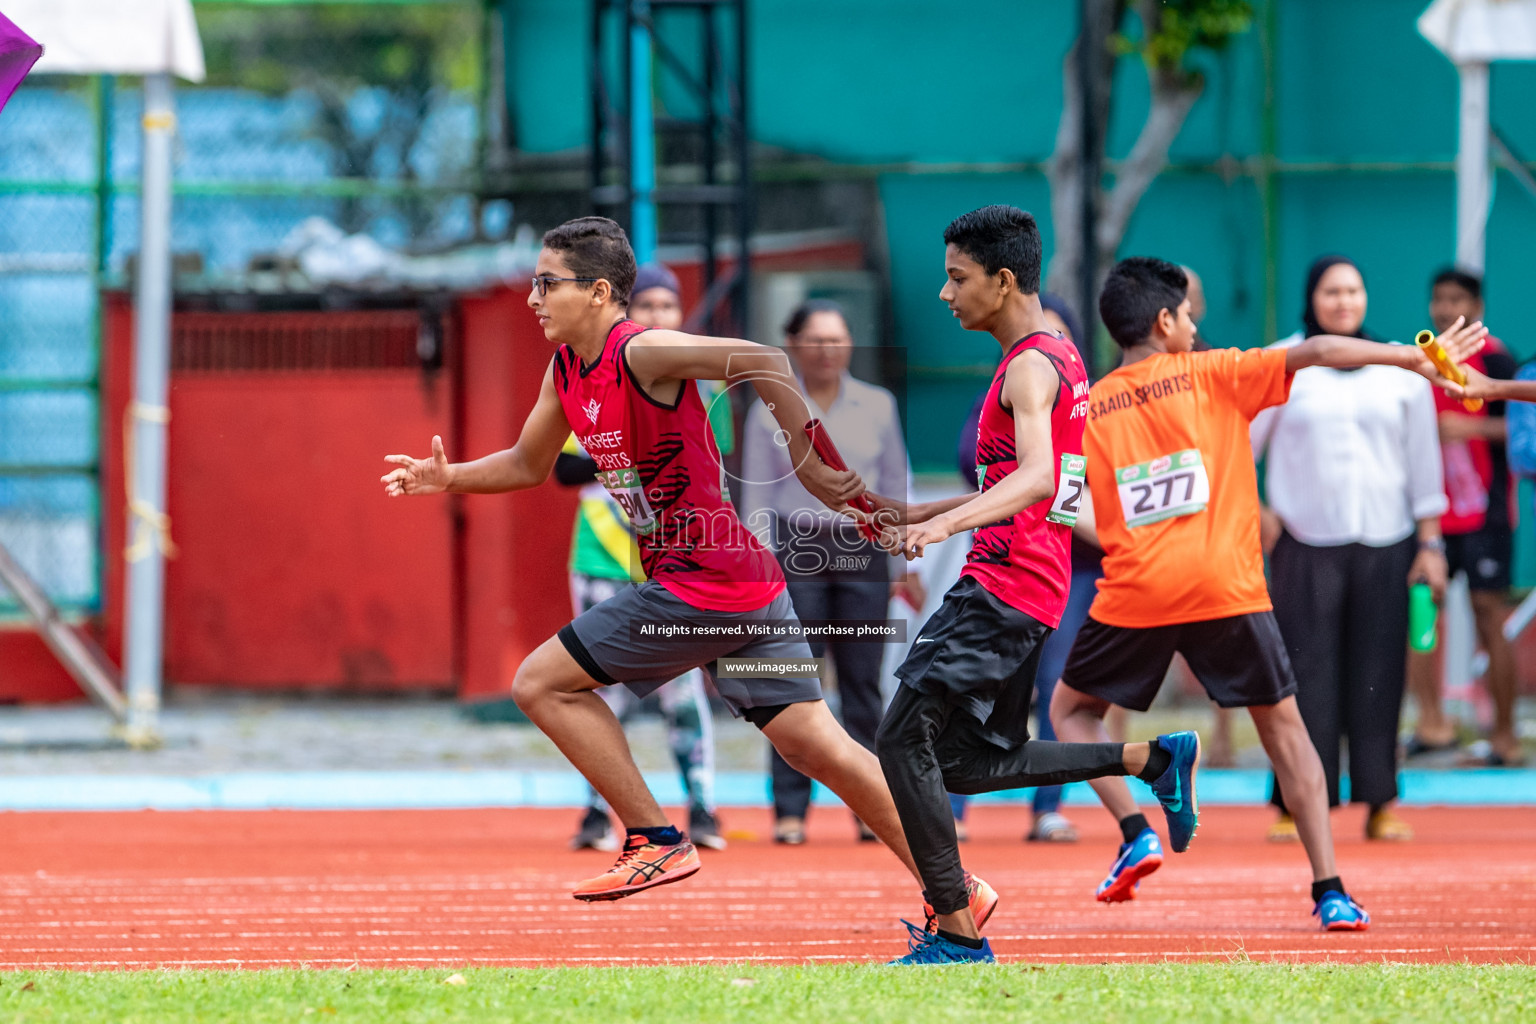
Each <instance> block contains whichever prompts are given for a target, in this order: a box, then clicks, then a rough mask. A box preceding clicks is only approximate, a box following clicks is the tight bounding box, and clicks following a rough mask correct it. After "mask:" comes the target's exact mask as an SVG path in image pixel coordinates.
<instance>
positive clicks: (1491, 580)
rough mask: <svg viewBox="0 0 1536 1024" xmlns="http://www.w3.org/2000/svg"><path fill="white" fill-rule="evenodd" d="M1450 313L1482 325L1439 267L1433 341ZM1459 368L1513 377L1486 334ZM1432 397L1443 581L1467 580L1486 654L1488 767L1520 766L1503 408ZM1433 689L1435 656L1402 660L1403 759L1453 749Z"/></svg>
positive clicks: (1467, 289) (1453, 274)
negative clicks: (1409, 709)
mask: <svg viewBox="0 0 1536 1024" xmlns="http://www.w3.org/2000/svg"><path fill="white" fill-rule="evenodd" d="M1459 316H1460V317H1466V319H1467V322H1468V323H1471V322H1472V321H1474V320H1481V319H1482V318H1483V282H1482V279H1481V278H1478V277H1476V276H1475V275H1472V274H1468V273H1466V272H1465V271H1461V270H1456V269H1446V270H1442V271H1440V272H1439V273H1438V274H1436V275H1435V277H1434V280H1433V281H1432V282H1431V284H1430V299H1429V319H1430V322H1431V323H1433V324H1434V328H1435V332H1436V333H1437V334H1438V333H1440V332H1442V331H1444V330H1446V329H1447V328H1449V327H1450V326H1451V324H1453V323H1454V322H1455V321H1456V318H1457V317H1459ZM1466 362H1467V364H1468V365H1470V366H1472V367H1473V368H1474V369H1476V370H1478V371H1479V372H1481V373H1484V374H1486V375H1487V376H1489V377H1494V378H1497V379H1500V380H1509V379H1510V378H1512V377H1513V376H1514V375H1515V361H1514V360H1513V359H1512V358H1511V357H1510V355H1509V352H1508V350H1506V349H1505V347H1504V346H1503V344H1502V343H1500V342H1499V341H1498V340H1497V339H1496V338H1494V337H1492V336H1489V337H1488V338H1487V340H1486V341H1485V343H1484V347H1483V350H1482V351H1481V352H1477V353H1474V354H1473V355H1472V356H1471V357H1469V358H1468V359H1467V360H1466ZM1434 395H1435V407H1436V409H1437V410H1438V415H1439V426H1440V450H1441V455H1442V458H1443V464H1444V469H1445V494H1446V500H1447V502H1448V503H1449V508H1448V510H1447V511H1446V514H1445V516H1444V517H1443V518H1442V519H1441V521H1440V525H1441V529H1442V530H1443V531H1444V533H1445V554H1446V561H1447V563H1448V566H1449V572H1450V574H1451V575H1452V576H1454V575H1456V574H1457V573H1460V572H1465V573H1466V574H1467V584H1468V587H1469V589H1470V590H1471V595H1472V614H1473V616H1474V617H1475V619H1476V621H1477V637H1478V641H1479V642H1480V643H1481V644H1482V647H1483V650H1485V651H1487V652H1488V674H1487V676H1486V682H1487V686H1488V695H1489V696H1490V697H1491V698H1492V699H1493V710H1494V722H1493V735H1492V736H1490V737H1489V741H1488V742H1489V753H1488V758H1487V763H1488V764H1489V765H1492V766H1505V765H1519V764H1523V763H1524V762H1525V758H1524V755H1523V754H1522V752H1521V749H1520V739H1519V737H1518V736H1517V735H1516V734H1515V654H1514V650H1513V648H1512V647H1511V646H1510V643H1509V641H1508V640H1505V639H1504V619H1505V617H1506V615H1507V614H1508V611H1509V609H1508V606H1507V604H1506V599H1507V597H1508V594H1509V585H1510V562H1511V559H1512V558H1513V556H1514V534H1513V528H1512V517H1511V515H1510V503H1509V499H1510V488H1509V467H1508V464H1507V462H1506V459H1505V452H1504V441H1505V438H1506V432H1505V419H1504V403H1503V402H1490V403H1488V404H1487V405H1484V406H1483V407H1482V408H1481V409H1478V410H1477V411H1475V412H1471V411H1468V410H1467V409H1466V408H1465V407H1463V406H1462V404H1461V403H1460V402H1459V401H1457V400H1456V399H1454V398H1451V397H1449V396H1448V395H1446V394H1445V393H1444V392H1442V391H1439V390H1435V392H1434ZM1442 684H1443V677H1442V673H1441V661H1440V652H1439V651H1438V650H1437V651H1426V652H1423V653H1410V654H1409V655H1408V690H1409V692H1410V693H1411V694H1413V698H1414V701H1415V703H1416V704H1417V705H1418V710H1419V717H1418V722H1417V723H1416V725H1415V726H1414V732H1413V737H1412V738H1411V739H1410V740H1409V741H1408V756H1410V757H1413V756H1415V755H1417V754H1425V753H1431V752H1434V751H1440V750H1451V749H1454V748H1455V747H1456V746H1457V738H1456V723H1454V722H1452V721H1450V720H1449V719H1448V718H1447V717H1446V715H1445V710H1444V708H1443V706H1442V703H1441V701H1442V690H1443V686H1442Z"/></svg>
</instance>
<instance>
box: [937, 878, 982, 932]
mask: <svg viewBox="0 0 1536 1024" xmlns="http://www.w3.org/2000/svg"><path fill="white" fill-rule="evenodd" d="M965 895H966V897H967V898H968V902H969V904H970V907H971V917H972V918H973V919H974V920H975V921H976V929H977V930H978V931H980V930H981V926H982V925H984V924H986V923H987V918H989V917H991V916H992V911H994V910H996V909H997V890H996V889H994V888H992V887H991V886H990V885H988V884H987V883H986V881H985V880H984V879H980V878H977V877H976V876H975V875H973V874H971V873H970V872H969V871H967V872H966V873H965ZM923 913H924V914H925V915H926V916H927V919H928V920H927V923H926V924H925V925H924V926H923V927H924V929H925V930H927V931H930V932H936V931H938V930H939V924H938V918H937V916H936V915H935V914H934V912H933V907H931V906H929V904H928V903H927V901H926V900H925V901H924V902H923Z"/></svg>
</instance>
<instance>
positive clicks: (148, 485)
mask: <svg viewBox="0 0 1536 1024" xmlns="http://www.w3.org/2000/svg"><path fill="white" fill-rule="evenodd" d="M3 2H4V4H5V13H6V16H7V17H9V18H10V19H11V20H12V21H13V22H15V23H16V25H17V26H19V27H20V28H21V29H22V30H23V31H25V32H26V33H27V34H28V35H30V36H31V37H32V38H34V39H36V40H37V41H38V42H39V43H42V44H43V47H44V53H43V57H42V59H41V60H39V61H38V62H37V65H36V66H35V67H34V69H33V73H34V74H83V75H93V74H107V75H142V76H144V117H143V130H144V158H143V168H142V172H141V173H142V192H141V200H140V222H141V225H142V227H141V232H140V236H139V260H138V280H137V284H136V294H135V319H134V375H133V400H132V403H131V405H130V406H129V412H130V415H131V418H132V423H131V425H130V427H129V429H128V430H127V431H126V432H125V443H127V444H129V445H131V446H132V448H131V450H132V451H133V453H134V459H133V464H132V465H131V466H130V467H129V476H128V481H127V484H128V495H129V516H130V528H129V530H130V537H129V540H130V545H129V548H128V551H127V553H126V555H125V557H126V558H127V560H128V594H127V607H126V612H127V625H126V636H125V638H124V673H123V675H124V684H125V689H126V691H127V721H126V726H127V738H128V740H129V742H131V743H135V744H146V743H152V742H154V741H155V739H156V738H157V734H158V725H159V713H160V690H161V685H160V684H161V678H160V676H161V665H162V647H163V640H164V593H165V553H166V549H167V548H168V547H169V544H170V537H169V528H168V519H167V517H166V515H165V425H166V422H167V421H168V420H169V418H170V415H169V412H168V411H167V409H166V398H167V393H168V390H169V379H170V326H171V148H172V142H173V140H174V138H175V134H176V111H175V106H174V102H173V95H172V87H171V76H173V75H176V76H180V77H181V78H184V79H187V80H189V81H193V82H200V81H202V80H203V77H204V68H203V46H202V41H201V40H200V39H199V38H198V34H197V22H196V19H195V18H194V17H193V15H192V3H191V0H3Z"/></svg>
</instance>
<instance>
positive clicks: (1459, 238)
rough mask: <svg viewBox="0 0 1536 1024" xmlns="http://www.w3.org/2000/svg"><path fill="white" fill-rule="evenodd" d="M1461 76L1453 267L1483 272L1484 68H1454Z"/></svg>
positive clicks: (1486, 177) (1488, 189)
mask: <svg viewBox="0 0 1536 1024" xmlns="http://www.w3.org/2000/svg"><path fill="white" fill-rule="evenodd" d="M1456 68H1457V71H1458V72H1459V73H1460V76H1461V117H1460V121H1459V124H1460V132H1461V137H1460V139H1459V141H1458V144H1457V147H1456V263H1457V265H1458V266H1460V267H1462V268H1463V269H1465V270H1470V271H1471V272H1472V273H1474V274H1481V273H1482V272H1483V265H1484V262H1485V252H1486V244H1487V228H1488V204H1489V202H1490V201H1491V196H1492V191H1493V190H1492V180H1491V176H1490V171H1489V167H1488V65H1487V64H1485V63H1479V62H1476V61H1473V62H1469V63H1466V64H1458V65H1457V66H1456Z"/></svg>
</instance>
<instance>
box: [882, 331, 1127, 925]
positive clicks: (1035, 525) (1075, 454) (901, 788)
mask: <svg viewBox="0 0 1536 1024" xmlns="http://www.w3.org/2000/svg"><path fill="white" fill-rule="evenodd" d="M1030 352H1035V353H1038V354H1039V355H1040V356H1043V357H1045V359H1046V360H1048V361H1049V362H1050V364H1051V366H1052V367H1053V368H1054V369H1055V371H1056V375H1057V378H1058V384H1057V393H1056V400H1055V404H1054V406H1053V408H1052V411H1051V446H1052V450H1051V464H1052V466H1053V467H1054V474H1055V477H1054V478H1055V480H1056V488H1055V492H1054V495H1053V497H1051V498H1048V499H1046V500H1044V501H1041V502H1039V503H1038V504H1035V505H1032V506H1030V507H1029V508H1026V509H1023V510H1022V511H1020V512H1018V513H1017V514H1015V515H1013V516H1011V517H1010V518H1008V519H1006V520H1002V521H999V522H996V523H990V524H988V525H986V526H982V527H978V528H977V529H976V531H975V539H974V543H973V545H972V547H971V553H970V557H969V559H968V561H967V562H966V566H965V568H964V569H963V570H962V572H961V577H960V580H959V582H957V583H956V584H955V585H954V586H953V587H951V588H950V589H949V592H948V593H946V594H945V595H944V603H943V604H942V605H941V606H940V607H939V610H938V611H936V612H935V613H934V614H933V616H932V617H931V618H930V619H929V620H928V621H927V622H926V623H925V624H924V625H923V628H922V632H921V633H920V634H919V635H918V637H917V639H916V640H915V641H914V642H913V644H912V649H911V652H910V653H909V654H908V656H907V660H906V661H905V662H904V663H903V664H902V666H901V668H900V669H899V670H898V671H897V678H899V679H900V680H901V685H900V686H898V687H897V688H896V696H895V697H894V699H893V700H892V701H891V706H890V708H889V709H887V711H886V715H885V719H884V721H883V722H882V723H881V726H880V735H879V738H878V740H877V742H876V747H877V750H878V752H879V755H880V765H881V767H882V769H884V771H885V778H886V782H887V783H889V785H890V787H891V796H892V797H893V798H894V799H895V802H896V810H897V811H898V813H899V814H900V815H901V824H902V829H903V831H904V832H905V833H906V836H907V843H908V845H909V846H910V847H911V849H912V856H913V859H914V860H915V861H916V862H917V867H918V871H919V873H920V874H921V875H922V878H923V885H924V888H925V891H926V894H927V900H928V903H929V904H930V905H931V906H932V908H933V910H934V911H935V912H936V913H939V914H949V913H954V912H956V911H958V910H959V909H960V908H961V907H964V906H965V905H966V904H967V898H968V897H967V884H968V878H967V876H966V874H965V871H964V869H963V867H962V866H961V863H960V853H959V848H958V846H957V845H956V841H955V823H954V817H953V815H952V814H951V812H950V805H949V797H948V793H959V794H972V793H985V792H991V791H994V790H1002V789H1018V788H1022V787H1027V786H1043V785H1056V784H1063V783H1067V782H1078V781H1082V780H1086V779H1095V778H1100V777H1103V776H1106V775H1124V774H1125V769H1124V767H1123V763H1122V761H1123V748H1122V746H1121V745H1120V744H1118V743H1056V742H1049V741H1043V740H1031V739H1029V721H1028V720H1029V703H1030V696H1031V694H1032V693H1033V691H1034V683H1035V669H1036V666H1037V665H1038V664H1039V660H1040V648H1041V646H1042V645H1043V644H1044V642H1045V639H1046V637H1048V636H1049V635H1050V633H1051V630H1052V629H1054V628H1055V627H1056V625H1057V623H1058V622H1060V620H1061V613H1062V609H1063V608H1064V607H1065V606H1066V601H1067V593H1068V590H1069V589H1070V582H1071V575H1072V572H1071V532H1072V524H1073V523H1074V522H1076V520H1077V515H1078V512H1079V511H1080V509H1081V504H1080V503H1081V500H1082V492H1083V487H1084V475H1083V474H1084V458H1083V453H1082V452H1083V450H1082V437H1083V424H1084V422H1085V420H1086V416H1087V395H1088V378H1087V374H1086V373H1085V372H1084V368H1083V364H1082V361H1081V360H1080V358H1079V357H1078V354H1077V349H1076V348H1075V347H1074V346H1073V345H1072V343H1071V342H1068V341H1064V340H1063V339H1061V338H1059V337H1057V336H1056V335H1054V334H1046V333H1036V334H1031V335H1028V336H1026V337H1024V338H1021V339H1020V340H1019V341H1017V342H1015V343H1014V345H1013V347H1012V348H1010V349H1009V350H1008V351H1007V353H1006V354H1004V356H1003V359H1002V362H1001V363H1000V364H999V366H998V368H997V373H996V375H995V376H994V377H993V379H992V386H991V388H990V390H989V391H988V393H987V397H986V400H985V402H984V404H983V407H982V413H981V421H980V423H979V425H978V428H977V429H978V440H977V446H976V461H977V463H978V465H977V467H976V469H977V478H978V481H979V482H980V485H981V489H982V490H983V491H987V490H990V489H991V488H992V487H995V486H996V485H997V484H998V483H999V482H1000V481H1001V480H1002V479H1003V478H1004V477H1006V476H1007V475H1008V474H1009V473H1012V472H1013V471H1014V470H1015V469H1017V468H1018V452H1017V450H1016V448H1015V437H1016V436H1017V435H1016V430H1015V425H1014V416H1013V410H1012V409H1010V408H1009V407H1007V406H1006V405H1004V404H1003V396H1002V391H1003V379H1004V376H1005V374H1006V373H1007V371H1008V367H1009V366H1010V365H1012V363H1013V361H1014V360H1016V359H1020V358H1025V357H1026V354H1027V353H1030Z"/></svg>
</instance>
